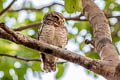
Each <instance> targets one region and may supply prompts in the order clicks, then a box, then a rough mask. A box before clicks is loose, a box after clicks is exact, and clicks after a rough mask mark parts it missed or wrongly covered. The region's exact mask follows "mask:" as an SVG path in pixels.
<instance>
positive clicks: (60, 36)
mask: <svg viewBox="0 0 120 80" xmlns="http://www.w3.org/2000/svg"><path fill="white" fill-rule="evenodd" d="M64 22H65V18H64V17H63V15H62V14H61V13H58V12H48V13H47V14H46V15H45V16H44V18H43V20H42V25H41V26H40V29H39V31H38V39H39V41H41V42H45V43H48V44H52V45H55V46H58V47H60V48H64V47H65V45H66V44H67V41H68V32H67V29H66V27H65V26H64ZM41 58H42V62H43V69H44V70H45V71H46V72H51V71H56V62H57V60H58V58H57V57H54V56H52V55H50V54H45V53H41Z"/></svg>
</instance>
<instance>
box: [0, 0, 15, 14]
mask: <svg viewBox="0 0 120 80" xmlns="http://www.w3.org/2000/svg"><path fill="white" fill-rule="evenodd" d="M15 1H16V0H13V1H12V2H11V3H10V4H9V6H8V7H6V8H5V9H3V10H2V11H1V12H0V16H1V15H2V14H3V13H5V12H6V11H7V10H8V9H10V7H11V6H12V5H13V3H14V2H15Z"/></svg>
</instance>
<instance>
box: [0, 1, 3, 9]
mask: <svg viewBox="0 0 120 80" xmlns="http://www.w3.org/2000/svg"><path fill="white" fill-rule="evenodd" d="M2 9H3V1H2V0H0V11H2Z"/></svg>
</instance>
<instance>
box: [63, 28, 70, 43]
mask: <svg viewBox="0 0 120 80" xmlns="http://www.w3.org/2000/svg"><path fill="white" fill-rule="evenodd" d="M64 29H65V31H66V34H65V35H66V38H67V42H66V44H67V43H68V37H69V34H68V30H67V28H66V26H64Z"/></svg>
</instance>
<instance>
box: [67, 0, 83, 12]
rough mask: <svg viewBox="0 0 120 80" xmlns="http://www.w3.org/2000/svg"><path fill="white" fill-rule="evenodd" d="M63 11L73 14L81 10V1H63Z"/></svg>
mask: <svg viewBox="0 0 120 80" xmlns="http://www.w3.org/2000/svg"><path fill="white" fill-rule="evenodd" d="M65 10H66V11H67V12H68V13H74V12H76V11H81V10H82V4H81V0H65Z"/></svg>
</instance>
